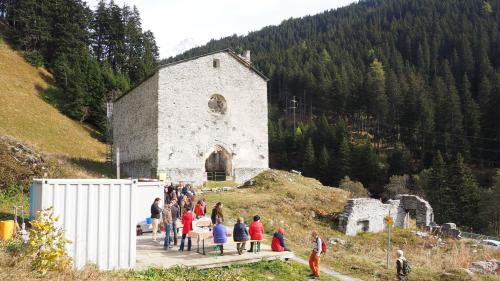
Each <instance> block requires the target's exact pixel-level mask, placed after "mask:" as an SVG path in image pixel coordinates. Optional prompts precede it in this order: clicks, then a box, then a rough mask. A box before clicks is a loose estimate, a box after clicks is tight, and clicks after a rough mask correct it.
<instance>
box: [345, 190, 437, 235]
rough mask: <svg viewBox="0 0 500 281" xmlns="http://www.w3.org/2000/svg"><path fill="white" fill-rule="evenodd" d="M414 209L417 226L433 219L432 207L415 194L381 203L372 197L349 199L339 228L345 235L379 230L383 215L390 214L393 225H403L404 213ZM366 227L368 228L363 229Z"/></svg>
mask: <svg viewBox="0 0 500 281" xmlns="http://www.w3.org/2000/svg"><path fill="white" fill-rule="evenodd" d="M410 210H415V213H416V218H415V219H416V222H417V226H419V227H424V226H428V225H429V224H430V223H431V222H432V221H433V220H434V215H433V211H432V207H431V206H430V205H429V203H428V202H427V201H425V200H423V199H422V198H420V197H418V196H415V195H408V194H403V195H398V196H396V200H388V201H387V203H385V204H384V203H382V202H381V201H380V200H377V199H372V198H357V199H350V200H348V201H347V204H346V206H345V208H344V211H343V212H342V214H341V215H340V217H339V229H340V231H343V232H344V233H345V234H346V235H350V236H354V235H356V234H357V233H359V232H362V231H368V232H380V231H383V230H384V229H385V225H384V217H385V216H387V215H388V214H389V211H390V214H391V216H392V217H393V221H394V226H395V227H403V226H404V225H405V219H406V214H407V212H408V211H410ZM363 227H368V229H363Z"/></svg>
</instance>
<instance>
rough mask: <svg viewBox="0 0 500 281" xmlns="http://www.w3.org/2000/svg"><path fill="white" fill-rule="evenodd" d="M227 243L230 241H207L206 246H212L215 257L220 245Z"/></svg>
mask: <svg viewBox="0 0 500 281" xmlns="http://www.w3.org/2000/svg"><path fill="white" fill-rule="evenodd" d="M229 243H231V241H226V243H215V242H210V243H208V246H209V247H214V255H215V258H217V256H218V255H219V250H220V246H223V245H224V244H229ZM233 243H234V242H233Z"/></svg>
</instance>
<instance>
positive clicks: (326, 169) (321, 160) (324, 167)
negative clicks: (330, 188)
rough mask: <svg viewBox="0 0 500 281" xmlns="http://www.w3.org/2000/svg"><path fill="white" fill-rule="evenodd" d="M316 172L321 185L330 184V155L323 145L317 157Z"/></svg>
mask: <svg viewBox="0 0 500 281" xmlns="http://www.w3.org/2000/svg"><path fill="white" fill-rule="evenodd" d="M318 172H319V175H320V179H321V181H322V182H323V183H327V182H330V178H331V170H330V154H329V152H328V149H327V148H326V146H325V145H323V147H322V148H321V152H320V153H319V157H318Z"/></svg>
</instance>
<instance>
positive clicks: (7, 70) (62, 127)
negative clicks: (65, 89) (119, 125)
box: [0, 41, 105, 160]
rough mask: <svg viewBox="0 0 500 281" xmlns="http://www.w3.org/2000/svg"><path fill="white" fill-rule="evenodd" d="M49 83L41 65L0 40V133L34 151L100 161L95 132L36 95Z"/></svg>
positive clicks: (101, 149)
mask: <svg viewBox="0 0 500 281" xmlns="http://www.w3.org/2000/svg"><path fill="white" fill-rule="evenodd" d="M51 83H52V76H51V74H50V73H49V72H47V71H46V70H45V69H43V68H35V67H33V66H31V65H30V64H28V63H27V62H26V61H25V60H24V59H23V57H22V56H21V55H20V54H19V53H17V52H16V51H14V50H13V49H12V48H11V47H9V46H8V45H7V44H6V43H5V42H3V41H2V43H0V104H2V110H0V134H2V135H9V136H12V137H14V138H16V139H19V140H20V141H23V142H25V143H27V144H30V145H32V146H34V147H35V148H36V149H37V150H40V151H43V152H46V153H51V154H59V155H66V156H68V157H72V158H89V159H94V160H102V159H104V157H105V146H104V144H103V143H102V142H100V141H99V140H98V139H97V138H96V136H97V133H96V132H95V131H94V130H93V129H91V128H88V127H85V126H84V125H82V124H81V123H79V122H77V121H74V120H71V119H70V118H68V117H66V116H65V115H63V114H61V113H60V112H59V111H58V110H57V109H56V108H54V107H53V106H52V105H50V104H49V103H47V102H46V101H44V100H43V99H42V97H41V96H40V95H41V93H43V92H44V91H46V90H47V89H48V88H49V86H50V84H51Z"/></svg>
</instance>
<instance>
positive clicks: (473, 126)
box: [460, 74, 481, 155]
mask: <svg viewBox="0 0 500 281" xmlns="http://www.w3.org/2000/svg"><path fill="white" fill-rule="evenodd" d="M462 80H463V81H462V87H461V89H460V92H461V96H462V112H463V113H464V131H465V134H466V136H467V142H468V143H469V144H470V146H471V148H472V151H471V153H472V154H473V155H480V151H477V150H476V151H474V148H475V147H479V146H480V142H479V137H480V133H481V120H480V118H481V113H480V110H479V106H478V104H477V103H476V102H475V101H474V99H473V98H472V96H471V93H470V82H469V78H468V77H467V74H464V77H463V79H462ZM462 152H465V150H464V151H462Z"/></svg>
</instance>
